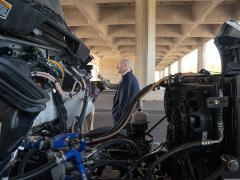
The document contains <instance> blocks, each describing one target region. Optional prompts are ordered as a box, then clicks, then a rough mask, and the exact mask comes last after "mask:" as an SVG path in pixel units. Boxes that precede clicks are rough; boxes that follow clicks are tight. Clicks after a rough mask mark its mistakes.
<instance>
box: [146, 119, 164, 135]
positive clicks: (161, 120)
mask: <svg viewBox="0 0 240 180" xmlns="http://www.w3.org/2000/svg"><path fill="white" fill-rule="evenodd" d="M166 117H167V116H163V117H162V118H161V119H160V120H159V121H158V122H157V123H156V124H154V125H153V127H151V128H150V129H149V130H148V131H147V132H146V134H149V133H150V132H152V130H153V129H155V128H156V127H157V126H158V125H159V124H160V123H161V122H163V120H164V119H166Z"/></svg>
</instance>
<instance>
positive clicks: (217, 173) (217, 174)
mask: <svg viewBox="0 0 240 180" xmlns="http://www.w3.org/2000/svg"><path fill="white" fill-rule="evenodd" d="M224 169H225V166H224V164H223V163H222V164H221V165H220V166H219V167H218V168H217V169H216V170H215V171H213V172H212V173H211V174H210V175H209V176H208V177H206V178H204V180H215V179H217V178H218V177H220V176H221V175H222V174H223V173H224Z"/></svg>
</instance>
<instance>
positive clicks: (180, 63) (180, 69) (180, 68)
mask: <svg viewBox="0 0 240 180" xmlns="http://www.w3.org/2000/svg"><path fill="white" fill-rule="evenodd" d="M178 72H179V73H180V72H182V59H179V60H178Z"/></svg>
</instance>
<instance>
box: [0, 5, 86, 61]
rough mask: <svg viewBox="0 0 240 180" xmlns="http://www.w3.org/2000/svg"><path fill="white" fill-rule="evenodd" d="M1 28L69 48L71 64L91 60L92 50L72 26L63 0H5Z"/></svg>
mask: <svg viewBox="0 0 240 180" xmlns="http://www.w3.org/2000/svg"><path fill="white" fill-rule="evenodd" d="M0 9H1V11H0V31H1V32H2V33H1V32H0V33H1V34H3V33H4V34H6V33H9V34H11V35H14V37H21V38H24V39H26V38H28V39H30V41H32V42H34V40H35V42H34V43H36V42H38V43H43V45H46V44H48V45H50V46H53V47H57V48H59V49H65V50H66V53H67V54H68V56H69V57H71V58H69V59H71V62H69V63H71V64H87V63H88V62H89V61H90V60H91V58H90V50H89V49H88V48H87V47H86V46H85V45H84V44H83V43H82V42H81V41H80V40H79V39H78V38H76V37H75V36H74V35H73V34H72V33H71V32H70V30H69V29H68V27H67V25H66V23H65V21H64V18H63V12H62V9H61V6H60V4H59V0H1V1H0Z"/></svg>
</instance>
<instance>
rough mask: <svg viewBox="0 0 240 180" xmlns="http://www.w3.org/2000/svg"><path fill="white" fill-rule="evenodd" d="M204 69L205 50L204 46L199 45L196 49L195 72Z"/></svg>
mask: <svg viewBox="0 0 240 180" xmlns="http://www.w3.org/2000/svg"><path fill="white" fill-rule="evenodd" d="M204 68H205V48H204V45H203V44H201V45H200V46H199V47H198V64H197V71H200V70H201V69H204Z"/></svg>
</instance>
